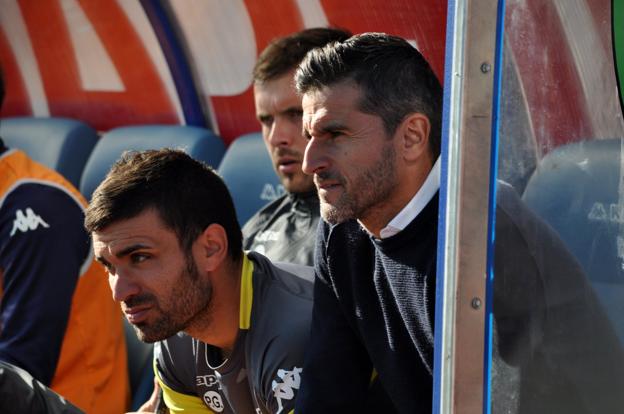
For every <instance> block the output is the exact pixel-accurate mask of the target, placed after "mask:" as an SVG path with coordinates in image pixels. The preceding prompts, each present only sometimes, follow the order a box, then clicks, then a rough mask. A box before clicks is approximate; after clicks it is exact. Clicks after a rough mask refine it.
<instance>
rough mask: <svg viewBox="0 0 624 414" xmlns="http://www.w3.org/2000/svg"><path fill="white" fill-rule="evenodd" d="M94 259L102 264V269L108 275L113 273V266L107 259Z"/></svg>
mask: <svg viewBox="0 0 624 414" xmlns="http://www.w3.org/2000/svg"><path fill="white" fill-rule="evenodd" d="M95 260H96V261H98V262H99V263H100V264H101V265H102V266H104V270H106V272H107V273H108V274H109V275H113V274H115V267H114V266H113V265H112V264H110V263H109V262H108V261H106V260H104V259H102V258H96V259H95Z"/></svg>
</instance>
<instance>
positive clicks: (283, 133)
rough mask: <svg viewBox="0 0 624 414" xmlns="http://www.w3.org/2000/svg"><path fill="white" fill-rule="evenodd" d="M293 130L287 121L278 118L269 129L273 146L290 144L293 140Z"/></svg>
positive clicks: (270, 141)
mask: <svg viewBox="0 0 624 414" xmlns="http://www.w3.org/2000/svg"><path fill="white" fill-rule="evenodd" d="M293 132H295V131H293V130H292V128H290V127H289V125H288V123H287V122H286V121H283V120H281V119H276V120H275V121H274V122H273V125H271V130H270V131H269V144H271V146H273V147H284V146H290V145H291V144H292V142H293Z"/></svg>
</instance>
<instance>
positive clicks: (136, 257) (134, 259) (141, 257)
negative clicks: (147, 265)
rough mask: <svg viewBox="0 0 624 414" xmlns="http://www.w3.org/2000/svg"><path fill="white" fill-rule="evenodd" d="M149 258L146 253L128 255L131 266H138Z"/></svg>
mask: <svg viewBox="0 0 624 414" xmlns="http://www.w3.org/2000/svg"><path fill="white" fill-rule="evenodd" d="M150 257H151V256H150V255H149V254H147V253H132V254H131V255H130V262H131V263H132V264H139V263H143V262H144V261H146V260H147V259H149V258H150Z"/></svg>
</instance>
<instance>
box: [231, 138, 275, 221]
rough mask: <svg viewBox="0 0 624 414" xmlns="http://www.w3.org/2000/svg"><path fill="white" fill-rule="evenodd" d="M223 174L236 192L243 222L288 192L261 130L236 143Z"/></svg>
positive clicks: (239, 212)
mask: <svg viewBox="0 0 624 414" xmlns="http://www.w3.org/2000/svg"><path fill="white" fill-rule="evenodd" d="M219 174H220V175H221V177H223V180H224V181H225V184H226V185H227V186H228V189H229V190H230V193H231V194H232V198H233V199H234V206H235V207H236V215H237V217H238V222H239V223H240V224H241V225H244V224H245V223H246V222H247V220H249V218H250V217H251V216H252V215H254V214H255V213H256V212H257V211H258V210H260V208H262V207H263V206H264V205H265V204H267V203H269V202H270V201H273V200H275V199H276V198H278V197H279V196H281V195H282V194H284V191H285V190H284V186H282V184H281V183H280V181H279V178H278V177H277V175H276V174H275V170H274V169H273V164H272V162H271V157H270V156H269V154H268V152H267V149H266V147H265V145H264V141H263V140H262V134H261V133H259V132H257V133H251V134H246V135H243V136H241V137H239V138H237V139H236V140H235V141H234V142H232V144H231V145H230V147H229V148H228V150H227V152H226V153H225V156H224V157H223V160H222V161H221V165H220V166H219Z"/></svg>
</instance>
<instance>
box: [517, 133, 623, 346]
mask: <svg viewBox="0 0 624 414" xmlns="http://www.w3.org/2000/svg"><path fill="white" fill-rule="evenodd" d="M623 144H624V141H623V140H621V139H602V140H594V141H584V142H579V143H574V144H569V145H565V146H562V147H559V148H557V149H556V150H554V151H552V152H551V153H549V154H547V155H546V156H545V157H544V158H543V159H542V160H541V161H540V163H539V165H538V168H537V169H536V170H535V172H534V173H533V175H532V177H531V179H530V180H529V182H528V183H527V187H526V189H525V192H524V195H523V199H524V201H525V202H526V203H527V204H528V205H529V206H530V207H531V208H532V209H533V210H534V211H535V212H536V213H537V214H538V215H539V216H541V217H542V218H543V219H544V220H545V221H546V222H547V223H548V224H550V225H551V226H552V227H553V228H554V229H555V230H556V231H557V232H558V233H559V235H560V236H561V238H562V239H563V241H564V242H565V244H566V245H567V247H568V248H569V250H570V251H571V252H572V254H574V256H575V257H576V258H577V259H578V260H579V262H580V263H581V265H582V266H583V268H584V270H585V272H586V274H587V275H588V277H589V279H590V281H591V284H592V286H593V288H594V290H595V291H596V293H597V294H598V297H599V299H600V300H601V302H602V303H603V306H604V308H605V310H606V311H607V313H608V314H609V316H610V318H611V320H612V322H613V324H614V327H615V328H616V331H617V332H618V335H619V336H620V338H621V339H622V340H623V341H624V176H623V175H622V173H624V171H623V170H622V161H623V160H622V156H623V155H624V154H623V153H622V145H623Z"/></svg>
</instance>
